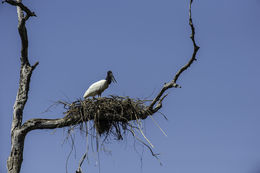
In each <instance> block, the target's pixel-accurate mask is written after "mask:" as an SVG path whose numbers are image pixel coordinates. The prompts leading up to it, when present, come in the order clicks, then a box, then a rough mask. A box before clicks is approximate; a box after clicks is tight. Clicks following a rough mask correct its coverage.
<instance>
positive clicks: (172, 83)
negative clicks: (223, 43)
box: [149, 0, 200, 111]
mask: <svg viewBox="0 0 260 173" xmlns="http://www.w3.org/2000/svg"><path fill="white" fill-rule="evenodd" d="M192 2H193V0H190V4H189V25H190V28H191V36H190V38H191V40H192V43H193V47H194V49H193V53H192V56H191V58H190V60H189V61H188V63H187V64H185V65H184V66H183V67H182V68H181V69H180V70H179V71H178V72H177V73H176V74H175V76H174V78H173V80H172V81H170V82H168V83H165V84H164V86H163V87H162V89H161V91H160V92H159V94H158V95H157V96H156V97H155V98H154V99H153V101H152V103H151V104H150V105H149V109H150V110H153V111H158V110H159V109H160V108H161V107H162V104H161V101H160V98H161V97H162V95H163V94H164V92H165V91H166V90H168V89H169V88H173V87H174V88H180V86H179V85H178V84H177V83H176V82H177V80H178V79H179V77H180V75H181V74H182V73H183V72H184V71H185V70H187V69H188V68H189V67H190V66H191V64H192V63H193V62H194V61H195V60H196V55H197V52H198V50H199V48H200V47H199V46H197V44H196V42H195V28H194V25H193V22H192V15H191V6H192ZM158 101H159V102H158ZM157 102H158V104H157V106H156V107H157V109H156V108H155V109H153V107H154V105H155V104H156V103H157Z"/></svg>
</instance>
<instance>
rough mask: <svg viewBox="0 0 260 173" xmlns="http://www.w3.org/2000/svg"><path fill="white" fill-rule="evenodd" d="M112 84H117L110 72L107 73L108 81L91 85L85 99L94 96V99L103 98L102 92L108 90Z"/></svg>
mask: <svg viewBox="0 0 260 173" xmlns="http://www.w3.org/2000/svg"><path fill="white" fill-rule="evenodd" d="M111 82H114V83H117V81H116V79H115V77H114V75H113V73H112V71H110V70H109V71H108V72H107V77H106V79H102V80H100V81H97V82H95V83H93V84H92V85H90V87H89V88H88V89H87V91H86V92H85V94H84V95H83V97H84V98H85V99H86V98H87V97H90V96H92V97H93V99H94V98H95V96H96V95H98V97H101V94H102V92H103V91H104V90H105V89H107V88H108V86H109V85H110V84H111Z"/></svg>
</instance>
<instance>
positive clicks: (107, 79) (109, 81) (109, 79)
mask: <svg viewBox="0 0 260 173" xmlns="http://www.w3.org/2000/svg"><path fill="white" fill-rule="evenodd" d="M106 81H107V83H108V85H109V84H111V82H112V79H111V77H109V76H107V77H106Z"/></svg>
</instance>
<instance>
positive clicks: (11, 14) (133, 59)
mask: <svg viewBox="0 0 260 173" xmlns="http://www.w3.org/2000/svg"><path fill="white" fill-rule="evenodd" d="M24 3H25V4H26V5H28V7H30V9H32V10H33V11H35V12H36V14H37V16H38V17H37V18H31V19H30V20H29V21H28V22H27V29H28V35H29V58H30V61H31V62H32V63H34V62H36V61H39V62H40V64H39V66H38V67H37V69H36V70H35V72H34V73H33V76H32V81H31V90H30V94H29V100H28V103H27V105H26V108H25V110H24V120H28V119H30V118H58V117H61V116H62V115H61V114H60V113H59V112H58V111H55V110H54V111H52V112H47V113H42V112H43V111H44V110H45V109H46V108H47V107H48V106H49V105H51V104H52V103H53V102H54V101H57V100H59V99H66V98H69V99H70V100H75V99H76V98H79V97H82V95H83V94H84V91H85V90H86V89H87V88H88V86H89V85H90V84H91V83H92V82H95V81H97V80H99V79H102V78H104V77H105V74H106V71H107V70H112V71H113V72H114V75H115V78H116V80H117V81H118V83H117V84H113V85H111V87H110V88H109V89H108V90H106V91H105V92H104V94H103V96H108V95H110V94H115V95H120V96H130V97H133V98H137V97H138V98H145V97H148V96H151V97H150V98H152V97H154V96H155V95H156V93H157V92H158V91H159V90H160V88H161V86H162V84H163V83H164V82H168V81H169V80H171V79H172V78H173V76H174V74H175V73H176V71H177V70H178V69H179V68H180V67H181V66H182V65H183V64H184V63H186V62H187V60H188V59H189V58H190V56H191V54H192V42H191V40H190V39H189V35H190V28H189V25H188V4H189V1H188V0H186V1H184V0H175V1H174V0H160V1H159V0H142V1H139V0H138V1H137V0H126V1H122V0H99V1H94V0H91V1H90V0H87V1H83V0H77V1H58V0H53V1H40V0H36V1H28V0H27V1H24ZM259 19H260V1H259V0H229V1H227V0H218V1H210V0H194V5H193V20H194V25H195V27H196V31H197V32H196V40H197V43H198V44H199V46H200V47H201V49H200V50H199V52H198V56H197V58H198V61H197V62H195V63H194V64H193V65H192V66H191V68H190V69H189V70H188V71H186V72H185V73H184V74H183V75H182V76H181V77H180V80H179V84H180V85H182V87H183V88H182V89H172V90H169V96H168V97H167V98H166V99H165V101H164V106H163V108H162V110H161V112H163V113H164V114H165V115H167V117H168V119H169V121H165V120H164V119H163V118H162V117H161V116H160V115H159V114H157V115H155V116H154V118H155V119H156V121H157V122H158V123H159V124H160V125H161V127H162V128H163V129H164V130H165V131H166V133H167V134H168V137H164V136H163V134H162V133H161V132H160V130H159V129H158V128H157V127H156V126H155V124H154V123H153V122H152V120H151V119H147V120H146V121H145V128H146V131H145V133H146V135H147V137H148V138H149V139H150V140H151V142H152V143H153V144H154V145H155V151H156V152H157V153H160V154H161V156H160V158H161V161H162V162H163V166H160V165H159V163H158V162H157V160H156V159H155V158H153V157H152V156H151V155H150V153H149V151H147V150H146V149H144V154H143V160H142V163H143V164H142V167H141V164H140V157H139V155H138V154H137V153H136V152H135V151H134V149H133V140H132V138H128V139H127V141H124V142H112V144H109V145H108V146H107V149H109V150H111V151H112V156H110V155H107V154H104V153H100V166H101V173H105V172H124V173H133V172H137V173H138V172H139V173H146V172H149V173H158V172H164V173H170V172H171V173H172V172H173V173H191V172H192V173H259V171H260V137H259V136H260V91H259V88H260V80H259V74H260V68H259V64H260V56H259V54H260V53H259V50H260V22H259V21H260V20H259ZM0 22H1V27H0V57H1V63H0V74H1V75H0V80H1V85H0V95H1V97H0V137H1V144H0V145H1V147H0V153H1V154H0V172H1V173H2V172H6V166H5V165H6V160H7V157H8V155H9V152H10V126H11V120H12V106H13V103H14V100H15V96H16V92H17V88H18V78H19V56H20V54H19V53H20V38H19V36H18V32H17V14H16V8H14V7H12V6H9V5H7V4H4V5H2V4H1V5H0ZM76 134H77V133H76ZM76 136H77V138H76V148H77V149H76V158H75V157H74V153H73V156H72V157H71V158H70V160H69V172H73V171H75V169H76V167H77V164H78V161H79V159H80V157H81V155H82V153H83V152H84V150H85V139H84V137H81V136H80V135H78V134H77V135H76ZM64 138H65V136H64V134H63V130H62V129H58V130H56V131H53V130H41V131H33V132H31V133H30V134H29V135H28V136H27V138H26V141H25V149H24V162H23V165H22V170H21V173H34V172H37V173H46V172H65V162H66V158H67V155H68V154H69V151H70V146H69V144H64V145H62V142H63V140H64ZM139 151H140V153H142V148H140V147H139ZM89 157H90V163H89V164H86V163H85V164H84V168H86V167H87V168H86V171H85V172H98V167H97V166H95V161H96V160H97V155H96V154H95V153H91V154H90V155H89Z"/></svg>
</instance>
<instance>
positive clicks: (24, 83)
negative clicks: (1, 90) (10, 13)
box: [3, 0, 199, 173]
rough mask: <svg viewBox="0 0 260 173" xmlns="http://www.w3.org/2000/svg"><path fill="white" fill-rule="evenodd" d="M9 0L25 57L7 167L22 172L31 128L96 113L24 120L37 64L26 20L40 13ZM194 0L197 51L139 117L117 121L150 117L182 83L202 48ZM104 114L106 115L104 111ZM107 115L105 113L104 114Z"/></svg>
mask: <svg viewBox="0 0 260 173" xmlns="http://www.w3.org/2000/svg"><path fill="white" fill-rule="evenodd" d="M4 2H5V3H8V4H10V5H13V6H16V7H17V14H18V32H19V35H20V39H21V57H20V63H21V67H20V81H19V88H18V92H17V96H16V100H15V103H14V107H13V120H12V127H11V153H10V156H9V157H8V160H7V169H8V173H19V172H20V169H21V165H22V162H23V149H24V140H25V137H26V135H27V134H28V132H30V131H32V130H36V129H55V128H63V127H67V126H71V125H75V124H78V123H80V122H82V121H90V120H94V118H95V117H91V116H90V117H88V118H87V119H83V120H82V117H81V116H77V115H73V116H64V117H63V118H60V119H30V120H28V121H26V122H24V123H23V110H24V107H25V105H26V102H27V100H28V92H29V89H30V80H31V75H32V73H33V71H34V70H35V68H36V67H37V65H38V64H39V63H38V62H36V63H35V64H34V65H31V63H30V61H29V58H28V36H27V30H26V21H27V20H28V19H30V17H33V16H36V14H35V13H34V12H32V11H31V10H30V9H29V8H27V7H26V6H25V5H24V4H23V3H22V0H16V1H15V0H5V1H3V3H4ZM192 2H193V0H190V3H189V25H190V27H191V36H190V38H191V40H192V43H193V47H194V50H193V54H192V56H191V58H190V59H189V61H188V62H187V64H185V65H184V66H183V67H181V68H180V70H179V71H178V72H177V73H176V74H175V76H174V78H173V79H172V80H171V81H170V82H168V83H165V84H164V85H163V86H162V88H161V90H160V92H159V93H158V95H157V96H156V97H155V98H154V99H153V100H152V101H151V102H150V103H149V104H148V106H144V107H143V112H142V113H140V115H139V116H138V117H135V118H133V117H130V116H127V115H126V116H124V115H123V116H121V117H117V119H116V121H118V122H123V121H131V120H134V119H146V118H147V116H150V115H153V114H154V113H156V112H157V111H158V110H159V109H161V107H162V102H163V100H164V98H165V97H166V96H167V94H165V91H166V90H168V89H170V88H178V87H180V86H179V85H178V84H177V80H178V78H179V77H180V75H181V74H182V73H183V72H184V71H185V70H187V69H188V68H189V67H190V65H191V64H192V63H193V62H194V61H195V60H196V54H197V51H198V50H199V46H197V45H196V42H195V38H194V36H195V29H194V26H193V22H192V16H191V5H192ZM100 116H101V117H102V116H103V115H100ZM109 116H110V114H107V117H106V119H107V118H108V119H113V118H115V117H109ZM103 117H104V116H103Z"/></svg>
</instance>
